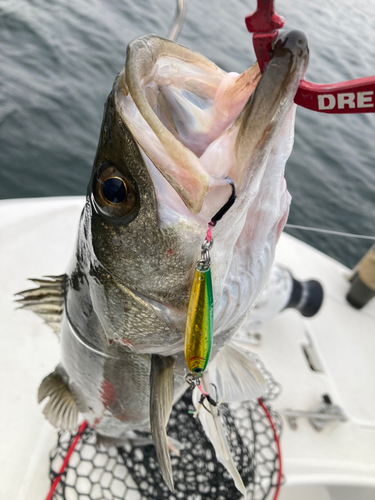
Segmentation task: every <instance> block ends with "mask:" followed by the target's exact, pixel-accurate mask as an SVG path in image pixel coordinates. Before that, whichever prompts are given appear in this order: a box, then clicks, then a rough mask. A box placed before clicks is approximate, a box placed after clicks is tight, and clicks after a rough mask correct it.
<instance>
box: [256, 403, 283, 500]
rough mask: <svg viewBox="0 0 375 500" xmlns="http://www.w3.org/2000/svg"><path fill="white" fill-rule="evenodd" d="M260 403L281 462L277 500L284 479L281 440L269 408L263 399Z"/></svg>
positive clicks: (275, 495)
mask: <svg viewBox="0 0 375 500" xmlns="http://www.w3.org/2000/svg"><path fill="white" fill-rule="evenodd" d="M258 403H259V406H261V408H262V410H263V411H264V413H265V414H266V417H267V419H268V421H269V423H270V426H271V428H272V431H273V437H274V440H275V443H276V449H277V458H278V460H279V472H278V474H277V483H276V490H275V494H274V496H273V500H277V498H278V496H279V492H280V487H281V482H282V479H283V463H282V460H281V446H280V440H279V436H278V434H277V430H276V425H275V423H274V421H273V418H272V416H271V413H270V412H269V410H268V408H267V406H266V405H265V404H264V401H263V399H262V398H258Z"/></svg>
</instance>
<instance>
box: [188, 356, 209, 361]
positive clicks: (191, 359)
mask: <svg viewBox="0 0 375 500" xmlns="http://www.w3.org/2000/svg"><path fill="white" fill-rule="evenodd" d="M193 359H201V360H202V361H205V360H206V358H200V357H199V356H194V357H193V358H190V359H189V361H193Z"/></svg>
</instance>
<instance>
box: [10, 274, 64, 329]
mask: <svg viewBox="0 0 375 500" xmlns="http://www.w3.org/2000/svg"><path fill="white" fill-rule="evenodd" d="M65 279H66V275H65V274H62V275H60V276H45V277H44V278H41V279H33V278H31V279H30V281H32V282H33V283H35V284H36V285H38V288H31V289H29V290H24V291H23V292H18V293H17V294H16V296H20V298H18V299H16V302H17V303H18V304H19V305H20V307H19V309H29V310H30V311H33V312H34V313H35V314H37V315H38V316H40V317H41V318H43V319H44V321H45V322H46V323H47V325H49V326H50V327H51V328H52V330H53V331H54V332H55V333H56V335H57V336H59V334H60V326H61V315H62V311H63V306H64V294H65Z"/></svg>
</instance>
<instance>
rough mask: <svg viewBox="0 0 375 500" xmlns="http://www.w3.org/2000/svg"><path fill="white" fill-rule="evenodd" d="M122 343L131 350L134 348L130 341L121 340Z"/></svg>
mask: <svg viewBox="0 0 375 500" xmlns="http://www.w3.org/2000/svg"><path fill="white" fill-rule="evenodd" d="M121 342H122V343H123V344H124V345H126V347H129V349H132V348H133V344H132V343H131V342H130V340H129V339H121Z"/></svg>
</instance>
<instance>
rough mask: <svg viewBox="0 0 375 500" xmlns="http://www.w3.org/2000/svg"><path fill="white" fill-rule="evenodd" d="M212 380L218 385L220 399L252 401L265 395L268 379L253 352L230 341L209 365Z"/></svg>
mask: <svg viewBox="0 0 375 500" xmlns="http://www.w3.org/2000/svg"><path fill="white" fill-rule="evenodd" d="M208 370H209V374H210V380H211V382H212V383H213V384H215V386H216V387H217V392H218V399H219V400H221V399H222V398H224V401H225V402H226V403H231V402H240V401H250V400H251V399H256V398H259V397H261V396H263V395H264V394H265V392H266V390H267V384H266V380H265V379H264V377H263V375H262V373H261V372H260V370H259V368H258V366H257V364H256V361H255V359H254V356H253V355H252V353H250V352H248V351H246V350H245V349H242V348H241V347H239V346H237V345H236V344H235V343H234V342H230V343H229V344H228V345H226V346H225V347H223V349H221V351H220V352H219V354H217V356H216V357H215V358H214V360H213V361H212V362H211V363H210V364H209V366H208Z"/></svg>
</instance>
